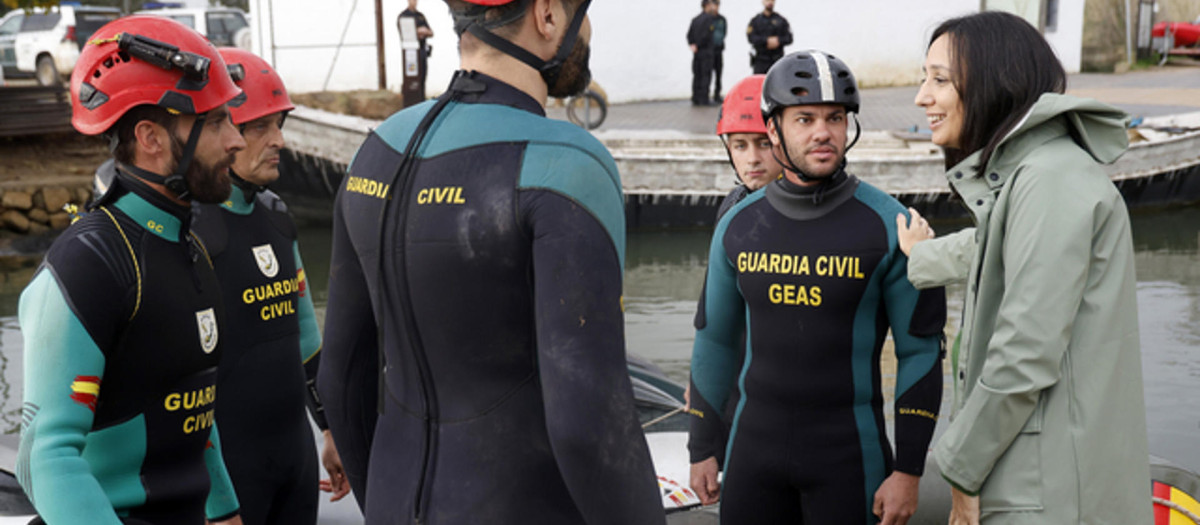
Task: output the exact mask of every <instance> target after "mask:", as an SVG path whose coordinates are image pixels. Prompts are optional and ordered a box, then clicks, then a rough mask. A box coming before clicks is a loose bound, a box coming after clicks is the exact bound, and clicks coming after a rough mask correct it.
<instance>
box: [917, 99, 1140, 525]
mask: <svg viewBox="0 0 1200 525" xmlns="http://www.w3.org/2000/svg"><path fill="white" fill-rule="evenodd" d="M1126 120H1127V116H1126V115H1125V114H1124V113H1122V112H1121V111H1120V110H1118V109H1116V108H1113V107H1111V106H1107V105H1105V104H1101V103H1099V102H1096V101H1094V100H1089V99H1080V98H1076V97H1071V96H1067V95H1058V94H1045V95H1043V96H1042V97H1041V98H1040V99H1039V100H1038V101H1037V103H1036V104H1034V106H1033V108H1032V109H1031V110H1030V112H1029V114H1028V115H1027V116H1026V117H1025V120H1023V121H1022V122H1021V123H1019V124H1018V125H1017V126H1016V128H1015V129H1014V130H1013V131H1012V132H1011V133H1010V134H1009V135H1008V136H1007V137H1006V138H1005V139H1004V141H1003V142H1002V143H1001V145H1000V146H999V147H998V148H997V149H996V151H995V153H994V154H993V156H992V158H991V160H990V161H989V163H988V165H987V166H986V167H984V168H985V169H982V170H978V169H976V168H977V167H978V163H979V153H978V152H976V153H975V154H973V155H971V156H970V157H968V158H967V159H965V160H964V161H963V162H962V163H960V164H959V165H957V166H955V167H954V168H952V169H950V170H949V172H947V174H946V176H947V179H949V181H950V185H951V186H952V187H953V188H954V189H955V191H957V192H958V194H959V195H961V196H962V198H963V201H964V203H965V205H966V207H967V208H968V209H969V210H970V212H971V215H972V216H973V218H974V220H975V225H976V227H975V228H969V229H966V230H963V231H961V232H958V233H956V234H952V235H947V236H945V237H941V238H938V239H933V240H929V241H925V242H922V243H918V244H917V245H916V246H914V247H913V250H912V253H911V255H910V259H909V265H908V272H909V279H910V280H912V281H913V284H914V285H916V286H917V288H928V287H933V286H941V285H944V284H949V283H952V282H962V281H964V280H965V281H966V283H967V292H966V293H967V295H966V301H965V308H964V313H963V327H962V332H961V334H960V337H961V342H960V344H959V345H958V351H957V352H954V354H953V355H952V356H951V357H952V374H953V376H954V377H953V379H954V381H953V382H954V415H953V416H952V418H951V422H950V425H949V427H948V428H947V430H946V432H945V434H944V435H942V437H941V439H939V440H938V442H937V444H936V445H935V446H934V449H933V456H934V458H935V459H936V461H937V463H938V466H939V467H940V468H941V471H942V475H943V477H945V478H946V479H947V481H949V482H950V483H951V484H953V485H955V486H957V487H958V488H960V489H961V490H964V491H965V492H968V493H978V494H979V496H980V510H981V513H982V516H983V521H984V523H986V524H988V525H994V524H1007V523H1047V524H1066V523H1071V524H1084V523H1086V524H1120V525H1128V524H1133V523H1151V522H1152V521H1153V518H1152V515H1151V506H1150V472H1149V466H1148V452H1147V444H1146V415H1145V413H1146V411H1145V404H1144V401H1143V396H1144V395H1143V390H1142V366H1141V353H1140V348H1139V342H1138V321H1137V297H1136V284H1137V283H1136V279H1135V275H1134V249H1133V242H1132V237H1131V234H1130V226H1129V215H1128V211H1127V210H1126V208H1125V203H1124V201H1123V200H1122V198H1121V195H1120V193H1118V192H1117V189H1116V187H1115V186H1114V185H1113V183H1112V182H1111V181H1110V180H1109V178H1108V176H1107V174H1106V172H1105V170H1104V168H1103V166H1102V164H1108V163H1111V162H1113V161H1114V160H1116V159H1117V158H1118V157H1120V156H1121V154H1123V153H1124V152H1125V150H1126V149H1127V148H1128V138H1127V136H1126V132H1125V122H1126Z"/></svg>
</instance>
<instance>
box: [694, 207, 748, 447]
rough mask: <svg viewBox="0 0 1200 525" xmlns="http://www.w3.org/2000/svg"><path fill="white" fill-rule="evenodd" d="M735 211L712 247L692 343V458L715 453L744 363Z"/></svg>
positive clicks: (743, 327)
mask: <svg viewBox="0 0 1200 525" xmlns="http://www.w3.org/2000/svg"><path fill="white" fill-rule="evenodd" d="M731 217H733V215H732V214H726V215H725V217H724V219H722V220H721V222H720V223H718V226H717V229H716V231H715V232H714V234H713V240H712V244H711V246H710V247H709V255H708V277H707V278H706V279H705V284H704V290H703V292H701V293H702V297H701V302H700V305H699V309H700V313H698V314H697V321H698V322H697V323H696V327H697V329H696V338H695V340H694V342H693V344H692V365H691V366H692V379H691V381H692V386H693V388H692V394H691V400H692V410H691V411H690V415H691V424H690V425H689V426H690V428H689V431H688V449H689V451H690V453H691V454H690V455H691V458H690V459H691V461H692V462H693V463H696V462H699V461H702V460H704V459H706V458H707V457H708V456H710V455H714V454H716V451H714V450H712V449H711V442H712V439H713V438H712V437H711V434H712V432H713V426H714V425H716V424H719V423H720V418H721V409H722V407H724V406H725V403H726V401H728V398H729V392H730V390H731V389H732V388H733V386H734V381H735V379H736V377H737V371H738V368H739V364H740V363H738V356H739V353H738V349H737V345H738V341H739V340H740V339H741V334H742V333H743V332H744V331H745V324H746V323H745V311H746V307H745V302H744V301H743V299H742V296H741V293H739V292H738V287H737V274H736V272H735V271H734V267H733V264H732V263H731V262H730V260H729V257H728V256H727V255H726V253H725V245H724V236H725V231H726V229H727V228H728V225H729V221H730V219H731ZM700 319H703V320H704V322H703V324H701V323H700V322H699V320H700ZM716 455H717V456H720V454H716Z"/></svg>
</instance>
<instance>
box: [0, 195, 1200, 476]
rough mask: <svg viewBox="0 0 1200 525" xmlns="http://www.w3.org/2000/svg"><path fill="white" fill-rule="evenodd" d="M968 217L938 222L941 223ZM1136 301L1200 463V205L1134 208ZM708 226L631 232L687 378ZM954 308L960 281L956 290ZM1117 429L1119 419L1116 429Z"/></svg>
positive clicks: (1168, 451) (672, 351)
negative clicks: (1140, 210) (1143, 210)
mask: <svg viewBox="0 0 1200 525" xmlns="http://www.w3.org/2000/svg"><path fill="white" fill-rule="evenodd" d="M959 226H961V225H938V230H939V231H940V232H942V233H946V232H949V231H951V230H953V229H956V228H957V227H959ZM1133 228H1134V243H1135V245H1136V249H1137V264H1138V268H1137V275H1138V309H1139V315H1140V323H1141V340H1142V363H1143V372H1144V375H1145V392H1146V405H1147V407H1146V417H1147V421H1148V423H1149V434H1150V451H1151V453H1152V454H1154V455H1157V456H1160V457H1162V458H1165V459H1167V460H1169V461H1172V462H1174V463H1176V464H1178V465H1180V466H1183V467H1185V468H1188V469H1190V470H1193V471H1198V472H1200V402H1197V400H1198V399H1200V249H1198V245H1200V238H1198V235H1200V233H1198V232H1200V208H1196V207H1190V208H1177V209H1170V210H1160V211H1154V212H1149V213H1146V212H1143V213H1135V214H1134V217H1133ZM301 235H302V237H301V251H302V254H303V257H304V262H305V264H306V266H307V267H308V272H307V274H308V276H309V280H310V284H311V289H312V290H313V291H314V299H315V300H316V302H317V313H318V316H320V317H323V316H324V304H325V299H326V284H327V279H328V274H329V261H328V257H329V255H328V254H329V230H328V229H327V228H307V229H304V230H303V231H302V234H301ZM709 235H710V234H709V232H707V231H684V232H679V231H672V232H655V233H633V234H630V236H629V243H628V251H627V262H626V274H625V304H626V337H627V340H628V347H629V351H630V352H631V353H635V354H638V355H642V356H644V357H648V358H650V359H652V360H653V361H655V362H657V363H659V364H660V365H661V366H662V367H663V368H664V369H665V370H666V371H667V373H668V375H670V376H671V377H673V378H675V379H677V380H680V381H683V380H685V379H686V377H687V364H688V359H689V358H690V356H691V345H692V336H693V329H692V324H691V323H692V316H693V315H694V313H695V301H696V297H697V296H698V295H699V292H700V287H701V285H702V281H703V278H704V266H705V262H706V259H707V253H708V241H709ZM30 275H31V270H29V269H24V270H17V271H9V272H7V273H0V445H7V446H11V447H15V445H16V440H17V437H16V436H17V432H18V430H19V425H20V405H21V384H22V381H21V363H22V352H21V334H20V327H19V326H18V325H17V320H16V313H17V299H18V295H19V293H20V290H21V288H22V287H23V286H24V284H25V283H26V282H27V281H28V279H29V278H30ZM950 301H951V302H952V305H951V307H950V312H951V315H952V317H953V316H954V315H955V314H957V313H958V312H959V311H960V310H961V301H962V293H961V291H954V290H952V291H951V294H950ZM1114 430H1119V429H1114Z"/></svg>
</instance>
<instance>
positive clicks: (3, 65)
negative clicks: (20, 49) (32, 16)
mask: <svg viewBox="0 0 1200 525" xmlns="http://www.w3.org/2000/svg"><path fill="white" fill-rule="evenodd" d="M24 18H25V11H22V10H20V9H14V10H12V11H9V12H7V13H5V14H4V16H3V17H0V72H3V73H6V74H8V76H14V75H17V74H18V73H17V52H16V49H15V48H14V47H13V45H14V43H15V42H16V39H17V31H18V30H19V29H21V20H23V19H24Z"/></svg>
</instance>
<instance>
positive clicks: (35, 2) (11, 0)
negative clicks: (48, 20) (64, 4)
mask: <svg viewBox="0 0 1200 525" xmlns="http://www.w3.org/2000/svg"><path fill="white" fill-rule="evenodd" d="M0 2H2V3H3V4H4V7H6V8H7V9H5V11H8V10H9V9H17V8H21V9H30V8H33V7H50V6H55V5H58V0H0Z"/></svg>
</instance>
